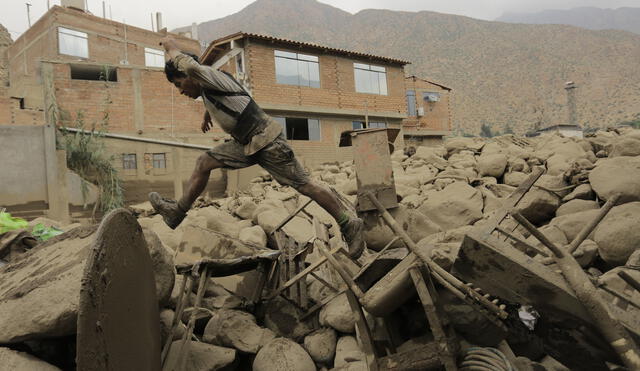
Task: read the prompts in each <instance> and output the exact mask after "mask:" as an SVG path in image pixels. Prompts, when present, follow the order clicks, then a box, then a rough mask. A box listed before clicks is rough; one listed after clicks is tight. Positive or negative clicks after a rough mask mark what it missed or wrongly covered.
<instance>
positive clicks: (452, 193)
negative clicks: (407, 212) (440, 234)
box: [418, 182, 483, 231]
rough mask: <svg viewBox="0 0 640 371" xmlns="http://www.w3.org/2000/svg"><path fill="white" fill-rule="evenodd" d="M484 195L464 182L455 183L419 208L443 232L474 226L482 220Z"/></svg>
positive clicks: (432, 196)
mask: <svg viewBox="0 0 640 371" xmlns="http://www.w3.org/2000/svg"><path fill="white" fill-rule="evenodd" d="M482 208H483V201H482V194H481V193H480V192H479V191H478V190H476V189H475V188H473V187H471V186H470V185H468V184H467V183H464V182H455V183H453V184H450V185H448V186H447V187H446V188H445V189H444V190H442V191H440V192H437V193H435V194H432V195H431V196H430V197H429V198H428V199H427V200H426V201H425V202H424V204H422V206H420V207H419V208H418V211H420V212H422V214H424V215H427V216H428V217H429V218H430V219H431V220H433V222H435V223H436V224H438V225H439V226H440V227H441V228H442V229H443V230H445V231H446V230H449V229H454V228H457V227H461V226H463V225H468V224H472V223H474V222H475V221H477V220H479V219H481V218H482Z"/></svg>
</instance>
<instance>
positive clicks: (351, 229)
mask: <svg viewBox="0 0 640 371" xmlns="http://www.w3.org/2000/svg"><path fill="white" fill-rule="evenodd" d="M297 190H298V192H300V193H302V194H303V195H305V196H307V197H309V198H310V199H312V200H314V201H315V202H317V203H318V205H320V206H321V207H322V208H323V209H325V210H326V211H327V212H328V213H329V214H331V216H332V217H333V218H334V219H335V220H336V222H338V225H339V226H340V232H341V233H342V235H343V236H344V239H345V241H346V242H347V244H348V245H349V255H350V256H351V257H353V258H358V257H359V256H360V255H362V252H363V251H364V248H365V243H364V236H363V233H364V232H363V231H364V223H363V222H362V219H360V218H357V217H355V218H352V217H351V216H350V215H349V213H348V212H347V210H346V208H345V207H344V206H343V205H342V204H341V203H340V201H339V200H338V198H337V197H336V195H334V194H333V193H332V192H331V191H330V190H328V189H327V188H325V187H323V186H321V185H319V184H317V183H315V182H313V181H312V180H309V182H308V183H306V184H304V185H302V186H299V187H298V188H297Z"/></svg>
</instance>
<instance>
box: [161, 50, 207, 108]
mask: <svg viewBox="0 0 640 371" xmlns="http://www.w3.org/2000/svg"><path fill="white" fill-rule="evenodd" d="M185 54H187V55H189V56H190V57H191V58H193V59H194V60H195V61H196V62H197V61H198V57H197V56H195V55H193V54H189V53H185ZM164 74H165V75H166V76H167V80H169V82H170V83H172V84H173V85H175V86H176V88H178V90H180V94H183V95H186V96H187V97H189V98H193V99H196V98H198V97H199V96H200V93H201V91H200V85H199V84H198V83H197V82H196V81H194V80H193V79H192V78H191V77H189V76H187V74H185V73H184V72H182V71H180V70H179V69H178V68H177V67H176V65H175V63H173V61H172V60H168V61H167V62H166V63H165V64H164Z"/></svg>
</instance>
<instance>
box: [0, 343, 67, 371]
mask: <svg viewBox="0 0 640 371" xmlns="http://www.w3.org/2000/svg"><path fill="white" fill-rule="evenodd" d="M0 370H6V371H10V370H16V371H19V370H25V371H26V370H29V371H60V369H59V368H57V367H55V366H53V365H50V364H48V363H46V362H44V361H42V360H39V359H38V358H36V357H34V356H32V355H30V354H27V353H23V352H18V351H15V350H12V349H9V348H0Z"/></svg>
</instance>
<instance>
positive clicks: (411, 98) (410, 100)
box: [407, 90, 417, 116]
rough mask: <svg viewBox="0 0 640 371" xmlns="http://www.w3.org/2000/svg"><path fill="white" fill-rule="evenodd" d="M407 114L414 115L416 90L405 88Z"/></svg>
mask: <svg viewBox="0 0 640 371" xmlns="http://www.w3.org/2000/svg"><path fill="white" fill-rule="evenodd" d="M407 115H408V116H416V115H417V111H416V91H415V90H407Z"/></svg>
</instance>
